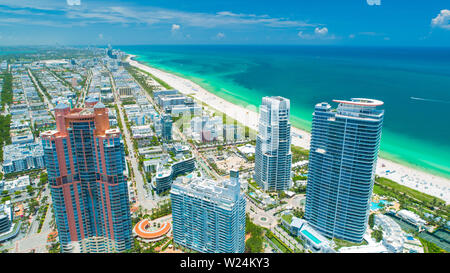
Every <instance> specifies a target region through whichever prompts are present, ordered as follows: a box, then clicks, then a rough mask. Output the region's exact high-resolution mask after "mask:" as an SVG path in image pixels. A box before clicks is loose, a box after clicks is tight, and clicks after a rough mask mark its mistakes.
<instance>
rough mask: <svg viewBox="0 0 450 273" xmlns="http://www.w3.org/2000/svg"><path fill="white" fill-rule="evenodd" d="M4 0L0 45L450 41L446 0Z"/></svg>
mask: <svg viewBox="0 0 450 273" xmlns="http://www.w3.org/2000/svg"><path fill="white" fill-rule="evenodd" d="M142 2H143V1H136V0H131V1H118V0H114V1H98V0H93V1H87V0H66V1H64V0H59V1H56V0H39V1H31V0H2V1H0V25H1V26H2V28H1V30H0V46H13V45H107V44H112V45H135V44H294V45H295V44H298V45H303V44H304V45H376V46H448V45H449V44H450V6H449V5H448V3H447V2H446V1H443V0H438V1H432V2H426V1H405V0H400V1H378V0H377V1H375V0H352V1H328V0H322V1H314V2H308V1H296V2H292V1H287V0H280V1H278V2H277V3H276V5H274V3H272V2H268V1H266V0H263V1H254V0H249V1H245V2H242V1H237V0H230V1H226V2H222V1H221V2H218V1H195V2H189V3H186V2H184V1H181V0H173V1H162V0H155V1H152V2H151V3H148V2H145V3H142Z"/></svg>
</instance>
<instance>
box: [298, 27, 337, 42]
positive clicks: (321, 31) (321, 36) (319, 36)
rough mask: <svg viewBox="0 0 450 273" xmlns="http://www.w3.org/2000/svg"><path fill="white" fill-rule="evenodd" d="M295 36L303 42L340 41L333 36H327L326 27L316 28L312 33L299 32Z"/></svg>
mask: <svg viewBox="0 0 450 273" xmlns="http://www.w3.org/2000/svg"><path fill="white" fill-rule="evenodd" d="M297 36H298V37H300V38H301V39H304V40H334V39H340V38H339V37H336V36H335V35H334V34H332V35H329V34H328V28H326V27H322V28H320V27H316V28H315V29H314V33H308V32H305V31H299V32H298V33H297Z"/></svg>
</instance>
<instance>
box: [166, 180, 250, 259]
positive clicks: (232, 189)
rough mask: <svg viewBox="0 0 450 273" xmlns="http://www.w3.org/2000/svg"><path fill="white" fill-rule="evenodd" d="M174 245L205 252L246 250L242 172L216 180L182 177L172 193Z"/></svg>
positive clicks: (174, 185)
mask: <svg viewBox="0 0 450 273" xmlns="http://www.w3.org/2000/svg"><path fill="white" fill-rule="evenodd" d="M170 198H171V200H172V221H173V239H174V242H175V243H177V244H179V245H182V246H185V247H187V248H190V249H193V250H195V251H198V252H205V253H242V252H244V250H245V205H246V203H245V198H244V195H243V194H242V193H241V191H240V183H239V172H238V171H231V172H230V179H229V180H225V181H220V182H216V181H212V180H207V179H202V178H197V177H196V178H193V179H192V180H190V179H188V178H179V179H177V181H176V182H174V183H173V185H172V189H171V190H170Z"/></svg>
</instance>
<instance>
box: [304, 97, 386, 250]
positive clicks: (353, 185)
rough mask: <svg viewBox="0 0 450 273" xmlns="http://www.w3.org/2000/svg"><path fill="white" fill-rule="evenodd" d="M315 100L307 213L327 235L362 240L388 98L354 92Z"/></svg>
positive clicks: (308, 218)
mask: <svg viewBox="0 0 450 273" xmlns="http://www.w3.org/2000/svg"><path fill="white" fill-rule="evenodd" d="M334 102H337V103H339V106H338V107H337V109H336V110H334V109H332V108H331V106H330V105H329V104H328V103H319V104H317V105H316V106H315V111H314V114H313V121H312V131H311V146H310V153H309V169H308V184H307V191H306V208H305V218H306V219H307V220H308V222H309V223H310V224H311V225H312V226H313V227H314V228H315V229H317V230H318V231H319V232H321V233H322V234H323V235H324V236H326V237H328V238H338V239H344V240H348V241H352V242H361V241H362V240H363V235H364V233H365V231H366V227H367V222H368V213H369V204H370V198H371V195H372V189H373V183H374V176H375V167H376V161H377V156H378V150H379V147H380V138H381V129H382V125H383V117H384V110H381V109H378V108H377V107H378V106H381V105H383V102H381V101H378V100H372V99H359V98H354V99H351V100H350V101H345V100H334Z"/></svg>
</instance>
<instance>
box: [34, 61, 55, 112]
mask: <svg viewBox="0 0 450 273" xmlns="http://www.w3.org/2000/svg"><path fill="white" fill-rule="evenodd" d="M28 75H29V76H30V78H31V80H32V81H33V83H34V85H35V86H36V88H37V90H38V92H39V93H41V95H42V97H43V98H44V103H45V104H47V110H48V111H49V112H50V114H51V115H52V116H53V118H54V117H55V115H54V114H53V108H54V105H53V103H51V102H50V101H49V100H48V98H47V96H46V95H45V93H44V91H42V90H41V87H40V86H39V84H38V83H37V80H36V78H34V76H33V74H32V73H31V70H30V69H28Z"/></svg>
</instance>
